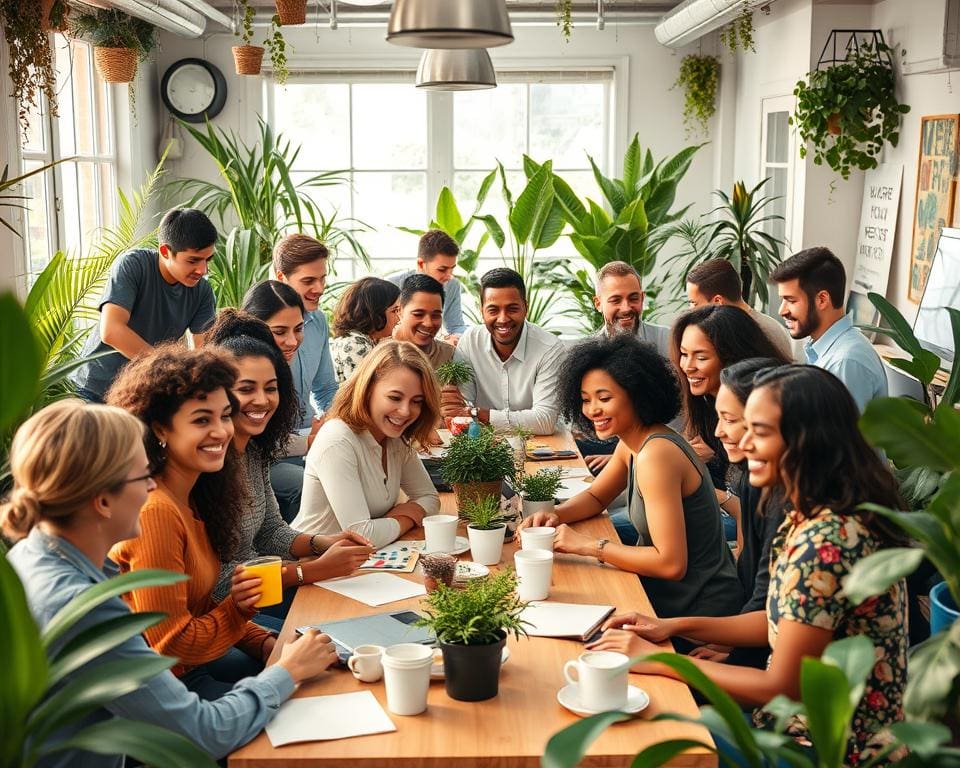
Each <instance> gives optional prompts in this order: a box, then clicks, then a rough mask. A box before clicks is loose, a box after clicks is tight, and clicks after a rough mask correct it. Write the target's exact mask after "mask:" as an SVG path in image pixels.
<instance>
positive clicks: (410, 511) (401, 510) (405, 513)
mask: <svg viewBox="0 0 960 768" xmlns="http://www.w3.org/2000/svg"><path fill="white" fill-rule="evenodd" d="M426 516H427V513H426V512H424V511H423V507H421V506H420V505H419V504H417V503H415V502H413V501H405V502H404V503H403V504H397V505H396V506H395V507H394V508H393V509H391V510H390V511H389V512H388V513H387V517H406V518H408V519H409V520H411V521H412V522H413V527H414V528H419V527H420V526H422V525H423V518H425V517H426Z"/></svg>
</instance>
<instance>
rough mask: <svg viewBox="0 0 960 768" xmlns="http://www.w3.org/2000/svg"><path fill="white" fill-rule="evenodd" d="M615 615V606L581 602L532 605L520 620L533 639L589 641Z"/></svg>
mask: <svg viewBox="0 0 960 768" xmlns="http://www.w3.org/2000/svg"><path fill="white" fill-rule="evenodd" d="M611 613H613V606H612V605H581V604H578V603H552V602H548V601H543V602H535V603H530V605H528V606H527V607H526V608H524V610H523V613H521V614H520V618H521V619H522V620H523V621H528V622H530V623H529V624H528V625H527V626H526V630H527V634H528V635H530V636H531V637H574V638H580V639H581V640H586V639H587V638H588V637H590V635H592V634H593V632H594V630H595V629H596V628H597V627H598V626H599V625H600V623H601V622H602V621H603V620H604V619H605V618H607V616H609V615H610V614H611Z"/></svg>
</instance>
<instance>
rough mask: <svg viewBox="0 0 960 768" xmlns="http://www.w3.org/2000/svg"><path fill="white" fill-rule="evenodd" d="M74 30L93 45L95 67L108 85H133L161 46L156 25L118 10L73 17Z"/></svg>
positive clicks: (71, 21)
mask: <svg viewBox="0 0 960 768" xmlns="http://www.w3.org/2000/svg"><path fill="white" fill-rule="evenodd" d="M70 28H71V30H72V31H73V34H75V35H76V36H77V37H79V38H82V39H84V40H88V41H89V42H90V43H92V44H93V63H94V65H95V66H96V68H97V73H98V74H99V75H100V77H102V78H103V79H104V80H105V81H106V82H108V83H132V82H133V79H134V78H135V77H136V75H137V64H138V63H139V62H141V61H144V60H145V59H146V58H147V56H149V55H150V52H151V51H152V50H153V49H154V48H155V47H156V45H157V35H156V30H155V29H154V27H153V25H152V24H150V23H149V22H147V21H144V20H143V19H138V18H135V17H133V16H128V15H127V14H126V13H124V12H123V11H118V10H105V9H102V8H101V9H97V10H93V11H91V12H88V13H78V14H77V15H76V16H75V17H74V16H71V17H70Z"/></svg>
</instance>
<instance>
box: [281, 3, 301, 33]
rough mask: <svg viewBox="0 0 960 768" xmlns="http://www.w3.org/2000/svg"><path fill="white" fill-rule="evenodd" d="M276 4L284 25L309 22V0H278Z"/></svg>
mask: <svg viewBox="0 0 960 768" xmlns="http://www.w3.org/2000/svg"><path fill="white" fill-rule="evenodd" d="M276 5H277V16H279V17H280V24H281V25H282V26H284V27H290V26H295V25H297V24H306V23H307V0H276Z"/></svg>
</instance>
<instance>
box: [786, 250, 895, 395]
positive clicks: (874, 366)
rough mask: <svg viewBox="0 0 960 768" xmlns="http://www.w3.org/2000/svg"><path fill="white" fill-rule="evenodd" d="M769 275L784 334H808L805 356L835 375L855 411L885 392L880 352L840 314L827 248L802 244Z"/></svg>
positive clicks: (840, 288) (838, 269)
mask: <svg viewBox="0 0 960 768" xmlns="http://www.w3.org/2000/svg"><path fill="white" fill-rule="evenodd" d="M770 279H771V280H773V281H774V282H775V283H777V288H778V290H779V292H780V316H781V317H782V318H783V319H784V320H785V321H786V324H787V330H788V331H789V332H790V335H791V336H792V337H793V338H795V339H803V338H807V337H809V338H808V341H807V343H806V344H805V345H804V348H803V351H804V354H805V356H806V358H807V362H808V363H809V364H810V365H816V366H818V367H819V368H823V369H825V370H828V371H830V373H832V374H833V375H834V376H836V377H837V378H838V379H840V381H842V382H843V383H844V384H845V385H846V387H847V389H848V390H850V394H851V395H853V399H854V400H856V401H857V406H858V407H859V408H860V410H861V412H862V411H863V409H864V408H865V407H866V405H867V403H869V402H870V401H871V400H873V399H874V398H875V397H886V396H887V376H886V374H885V373H884V370H883V364H882V363H881V362H880V357H879V356H878V355H877V353H876V351H875V350H874V348H873V346H872V345H871V344H870V342H869V341H867V338H866V336H864V335H863V334H862V333H860V330H859V329H857V328H855V327H854V326H853V320H852V319H851V318H850V316H849V315H846V314H844V311H843V299H844V291H845V288H846V275H845V274H844V271H843V264H842V263H841V261H840V259H838V258H837V257H836V256H834V255H833V253H832V252H831V251H830V250H829V249H828V248H808V249H806V250H805V251H800V252H799V253H796V254H794V255H793V256H791V257H790V258H789V259H787V260H786V261H784V262H783V263H782V264H781V265H780V266H779V267H777V268H776V269H775V270H774V271H773V273H771V275H770Z"/></svg>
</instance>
